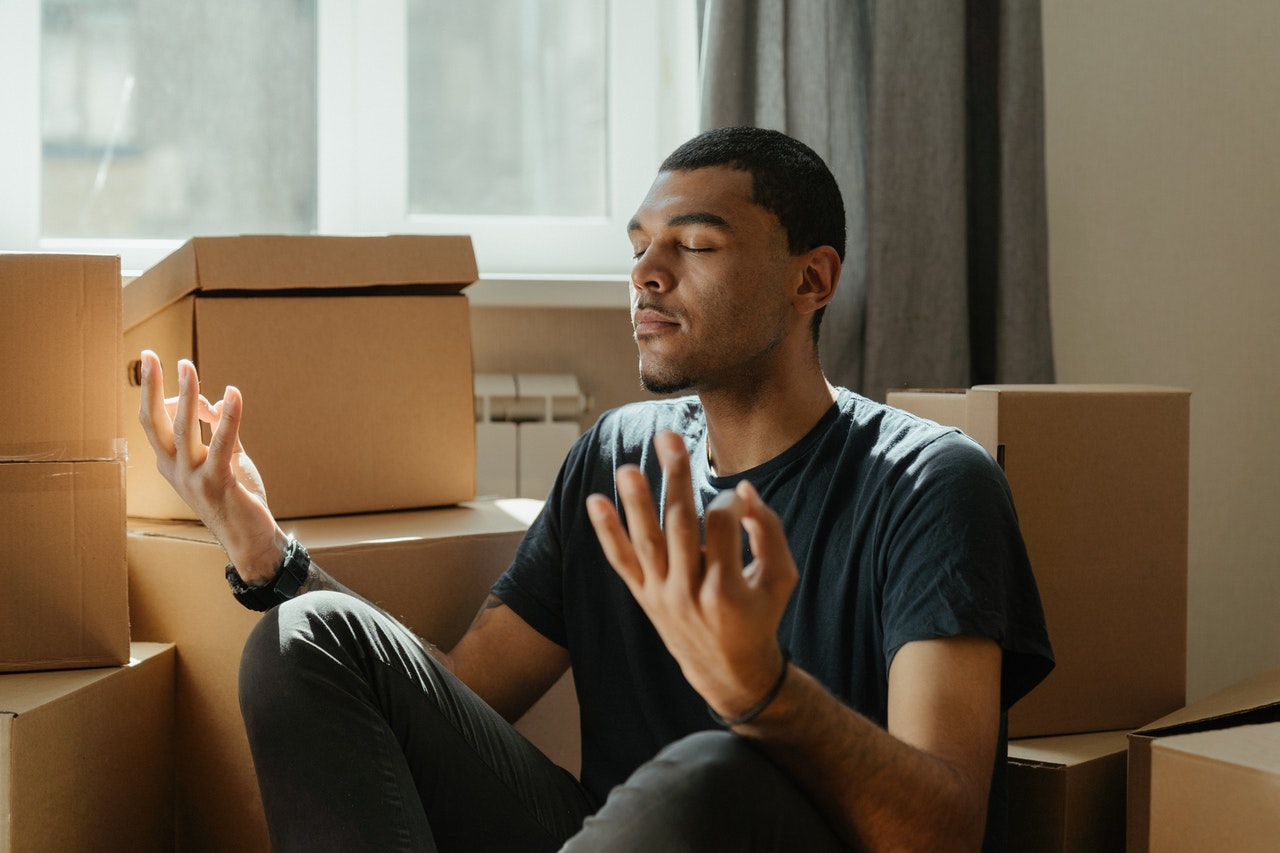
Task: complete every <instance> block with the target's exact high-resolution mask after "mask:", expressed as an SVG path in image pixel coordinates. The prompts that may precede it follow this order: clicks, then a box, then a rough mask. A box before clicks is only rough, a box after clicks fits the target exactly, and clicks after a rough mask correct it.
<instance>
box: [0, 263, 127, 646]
mask: <svg viewBox="0 0 1280 853" xmlns="http://www.w3.org/2000/svg"><path fill="white" fill-rule="evenodd" d="M120 311H121V307H120V261H119V259H118V258H115V257H101V256H79V255H0V365H3V368H2V369H0V588H2V589H3V590H4V595H3V596H0V672H23V671H30V670H42V669H65V668H75V667H90V666H112V665H121V664H124V663H125V662H127V661H128V660H129V613H128V600H127V589H128V586H127V580H126V570H125V554H124V546H125V523H124V518H125V508H124V493H125V492H124V489H125V486H124V440H123V437H122V436H123V429H122V409H121V391H120V383H119V381H118V379H117V376H118V374H117V373H116V369H115V365H117V364H119V362H120V358H121V332H120V324H121V319H120V316H121V315H120Z"/></svg>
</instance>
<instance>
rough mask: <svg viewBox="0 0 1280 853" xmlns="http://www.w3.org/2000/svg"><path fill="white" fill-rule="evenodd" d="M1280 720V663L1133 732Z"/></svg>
mask: <svg viewBox="0 0 1280 853" xmlns="http://www.w3.org/2000/svg"><path fill="white" fill-rule="evenodd" d="M1272 721H1280V665H1278V666H1274V667H1272V668H1270V669H1266V670H1263V671H1262V672H1260V673H1258V674H1256V675H1254V676H1251V677H1250V678H1246V679H1245V680H1244V681H1240V682H1237V683H1235V684H1233V685H1231V686H1230V687H1226V688H1224V689H1222V690H1219V691H1218V692H1217V693H1214V694H1213V695H1212V696H1208V697H1206V698H1204V699H1201V700H1200V701H1199V702H1193V703H1191V704H1190V705H1187V706H1186V707H1185V708H1180V709H1179V710H1177V711H1174V712H1173V713H1171V714H1167V715H1166V716H1163V717H1161V718H1160V719H1158V720H1156V721H1155V722H1153V723H1150V724H1148V725H1146V726H1143V727H1142V728H1141V729H1138V730H1137V731H1135V732H1133V733H1132V734H1130V736H1129V739H1130V740H1131V741H1132V740H1135V739H1142V740H1149V739H1151V738H1156V737H1164V736H1166V735H1172V734H1181V733H1186V732H1194V731H1205V730H1208V729H1219V728H1226V727H1228V726H1237V725H1246V724H1249V723H1263V722H1272Z"/></svg>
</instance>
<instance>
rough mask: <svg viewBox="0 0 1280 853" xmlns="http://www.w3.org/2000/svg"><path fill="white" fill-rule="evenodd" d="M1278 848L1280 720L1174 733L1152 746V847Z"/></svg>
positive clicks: (1191, 850)
mask: <svg viewBox="0 0 1280 853" xmlns="http://www.w3.org/2000/svg"><path fill="white" fill-rule="evenodd" d="M1277 847H1280V723H1268V724H1265V725H1255V726H1237V727H1234V728H1229V729H1215V730H1213V731H1207V732H1198V733H1195V734H1184V735H1171V736H1169V737H1163V738H1160V739H1159V740H1157V741H1155V742H1154V743H1153V744H1152V745H1151V849H1152V850H1156V851H1161V853H1199V851H1203V850H1230V851H1232V853H1252V851H1256V853H1272V851H1275V850H1276V849H1277Z"/></svg>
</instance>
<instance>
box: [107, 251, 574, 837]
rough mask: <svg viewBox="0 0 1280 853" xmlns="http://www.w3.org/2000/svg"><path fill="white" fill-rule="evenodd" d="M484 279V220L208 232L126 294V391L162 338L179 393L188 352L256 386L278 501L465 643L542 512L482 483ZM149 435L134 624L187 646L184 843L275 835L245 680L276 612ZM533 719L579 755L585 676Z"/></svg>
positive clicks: (336, 559) (201, 364)
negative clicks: (244, 707)
mask: <svg viewBox="0 0 1280 853" xmlns="http://www.w3.org/2000/svg"><path fill="white" fill-rule="evenodd" d="M476 277H477V273H476V266H475V259H474V257H473V256H472V252H471V243H470V240H469V238H466V237H418V236H412V237H411V236H401V237H350V238H336V237H230V238H197V239H194V240H192V241H190V242H189V243H187V244H186V245H184V246H183V247H181V248H180V249H179V250H178V251H176V252H175V253H174V254H173V255H171V256H170V257H169V258H167V259H165V260H164V261H162V262H161V263H160V264H158V265H156V266H155V267H154V268H152V269H151V270H148V271H147V272H145V273H144V274H143V275H142V276H140V277H139V278H137V279H136V280H134V281H132V282H130V283H129V284H127V285H126V286H125V289H124V318H125V319H124V325H125V332H124V337H125V356H124V364H125V370H124V375H125V377H126V380H127V382H128V388H127V393H126V397H127V406H128V407H130V408H133V407H136V406H137V405H138V402H139V399H140V392H139V389H138V387H137V379H138V377H137V376H136V359H137V358H138V353H139V351H140V350H142V349H144V348H145V349H152V350H155V351H156V352H157V354H158V355H159V356H160V358H161V361H162V363H163V365H164V367H165V378H166V384H167V386H168V387H167V389H166V393H167V395H168V396H172V395H174V394H176V393H177V385H176V377H175V373H176V371H175V370H174V366H175V363H176V361H177V360H178V359H179V358H190V359H192V360H193V361H194V362H195V364H196V367H197V369H198V371H199V373H200V378H201V385H202V391H203V392H204V393H205V395H206V396H210V397H213V398H215V399H216V398H217V397H218V396H220V395H221V394H222V391H223V388H224V387H225V386H226V385H227V384H235V385H236V386H237V387H239V388H240V389H241V391H242V392H243V394H244V399H245V417H244V421H243V426H242V430H241V435H242V438H243V441H244V444H245V447H246V449H247V450H248V451H249V453H250V454H251V455H252V456H253V458H254V461H255V463H256V464H257V466H258V468H259V470H260V471H261V473H262V475H263V479H264V481H265V483H266V486H267V491H268V499H269V502H270V505H271V509H272V512H273V513H274V514H275V515H276V517H277V518H280V519H285V520H286V521H284V526H285V527H286V529H287V530H288V531H289V532H290V533H292V534H293V535H295V536H297V537H298V539H299V540H300V541H302V542H303V543H305V544H306V546H307V548H308V550H309V551H310V553H311V555H312V559H313V560H314V561H315V562H316V563H317V564H318V565H320V566H322V567H323V568H324V569H326V570H327V571H329V572H330V573H331V574H333V575H334V577H336V578H337V579H338V580H339V581H341V582H342V583H344V584H346V585H347V586H348V587H350V588H351V589H352V590H354V591H355V592H357V593H359V594H361V595H363V596H365V597H366V598H368V599H369V600H371V601H373V602H374V603H376V604H379V605H381V606H383V607H384V608H385V609H386V610H387V611H388V612H390V613H391V614H392V615H394V616H396V617H398V618H399V619H401V621H403V622H404V624H405V625H407V626H408V627H409V628H411V629H412V630H414V631H415V632H416V633H418V634H419V635H420V636H422V637H424V638H426V639H427V640H429V641H431V642H433V643H435V644H436V645H439V646H441V647H444V648H449V647H451V646H452V644H453V643H454V642H456V641H457V639H458V638H459V637H460V636H461V635H462V633H463V632H464V631H465V630H466V628H467V626H468V625H469V624H470V623H471V620H472V619H473V618H474V616H475V614H476V612H477V611H478V609H479V608H480V606H481V604H482V603H483V601H484V598H485V595H486V593H487V591H488V588H489V585H490V584H491V583H492V581H493V580H494V579H495V578H496V577H497V576H498V574H499V573H501V572H502V570H503V569H505V568H506V566H507V565H508V563H509V562H510V560H511V557H512V555H513V554H514V552H515V548H516V545H517V544H518V543H519V540H520V538H521V537H522V536H523V535H524V531H525V530H526V529H527V526H528V523H529V521H530V520H531V518H532V515H533V514H535V513H536V512H537V510H538V508H539V507H540V504H538V503H537V502H534V501H519V500H514V501H474V500H473V498H474V497H475V482H476V479H475V478H476V456H475V427H474V415H473V406H474V397H473V386H472V366H471V344H470V319H469V309H468V303H467V298H466V296H465V295H464V294H463V290H464V289H465V287H466V286H467V285H468V284H469V283H470V282H472V281H474V280H475V278H476ZM130 445H131V447H134V448H135V452H134V454H133V455H132V457H131V459H130V469H129V493H128V510H129V515H130V516H131V518H130V521H129V534H128V561H129V586H130V594H131V596H132V599H131V602H132V606H131V610H132V617H133V630H134V636H135V637H138V638H140V639H150V640H157V641H164V642H174V643H176V646H177V671H176V683H177V686H176V716H175V755H176V765H177V768H178V770H177V774H176V779H175V785H174V797H175V818H174V823H175V846H176V848H177V849H179V850H184V851H189V850H210V851H221V850H244V851H253V850H264V851H265V850H267V849H268V840H267V832H266V823H265V819H264V816H263V812H262V805H261V799H260V796H259V792H258V786H257V780H256V777H255V775H254V770H253V763H252V758H251V756H250V753H249V745H248V741H247V738H246V736H245V732H244V726H243V723H242V721H241V718H240V710H239V700H238V686H237V673H238V670H239V661H240V654H241V651H242V648H243V646H244V642H245V639H246V638H247V636H248V634H249V632H250V631H251V630H252V628H253V626H254V625H255V624H256V623H257V621H258V619H259V618H260V614H258V613H254V612H251V611H249V610H246V609H244V608H243V607H241V606H240V605H239V604H238V603H236V601H235V600H234V599H233V598H232V597H231V594H230V592H229V591H228V589H227V584H226V581H225V579H224V573H223V568H224V566H225V565H226V554H225V553H224V552H223V550H222V548H221V547H220V546H219V545H218V544H217V542H216V541H215V540H214V539H213V537H212V536H211V535H210V533H209V531H208V530H206V529H205V528H204V526H203V525H201V524H199V523H198V522H196V521H194V520H192V519H193V515H192V513H191V511H190V510H189V509H188V508H187V507H186V506H185V505H184V504H183V503H182V502H181V500H180V499H179V498H178V496H177V495H176V494H175V493H174V492H173V490H172V489H171V488H170V487H169V485H168V484H167V483H165V482H164V481H163V479H161V478H160V477H159V475H158V474H157V473H156V471H155V463H154V459H153V458H152V456H151V453H150V450H149V448H148V447H147V445H146V443H145V439H144V438H143V436H142V434H141V429H140V428H136V429H135V430H134V431H133V432H131V433H130ZM138 448H141V449H140V450H139V449H138ZM424 507H434V508H432V509H421V508H424ZM521 727H522V730H524V731H525V733H526V734H527V735H528V736H530V738H531V739H532V740H534V741H535V743H538V744H539V745H540V746H542V747H543V748H544V750H545V751H547V752H548V754H549V755H551V757H552V758H553V759H554V760H557V761H559V762H560V763H561V764H563V765H565V766H566V767H568V768H569V769H571V770H576V768H577V763H578V758H577V753H576V750H577V744H576V739H574V738H573V737H568V736H567V734H573V735H576V731H577V726H576V706H575V705H574V702H573V696H572V684H571V682H570V681H569V680H568V679H565V680H563V681H562V682H561V684H559V685H558V686H557V687H556V688H555V689H554V690H553V692H552V694H551V695H550V696H549V697H548V698H547V699H546V700H544V701H543V703H541V704H540V705H539V706H537V707H535V708H534V709H533V710H532V711H531V712H530V714H529V715H527V717H526V719H525V720H523V721H522V723H521ZM228 815H234V816H235V819H234V820H228V819H227V816H228Z"/></svg>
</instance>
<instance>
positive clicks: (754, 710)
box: [707, 649, 791, 729]
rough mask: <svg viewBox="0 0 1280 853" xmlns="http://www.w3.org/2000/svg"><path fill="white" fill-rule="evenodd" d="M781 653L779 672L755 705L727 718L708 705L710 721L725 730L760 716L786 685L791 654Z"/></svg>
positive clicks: (783, 650) (785, 651) (784, 651)
mask: <svg viewBox="0 0 1280 853" xmlns="http://www.w3.org/2000/svg"><path fill="white" fill-rule="evenodd" d="M781 651H782V668H781V671H780V672H779V674H778V677H777V679H776V680H775V681H774V682H773V684H772V686H771V687H770V688H769V690H768V691H767V692H766V693H765V694H764V695H763V697H762V698H761V699H760V701H758V702H757V703H756V704H755V705H753V706H751V707H750V708H747V709H745V710H743V711H741V712H739V713H737V714H735V715H733V716H731V717H727V718H726V717H724V716H722V715H721V714H720V713H719V712H717V711H716V709H714V708H712V707H711V705H710V704H708V705H707V713H708V714H710V715H711V719H712V720H713V721H715V723H716V724H717V725H721V726H724V727H725V728H727V729H731V728H734V727H735V726H741V725H745V724H747V723H750V722H751V721H752V720H754V719H755V718H756V717H758V716H760V714H761V713H762V712H763V711H764V710H765V709H766V708H768V707H769V706H770V705H771V704H773V700H775V699H777V698H778V694H779V693H781V692H782V687H783V685H784V684H785V683H786V680H787V671H788V670H790V669H791V653H790V652H788V651H787V650H786V649H782V650H781Z"/></svg>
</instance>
